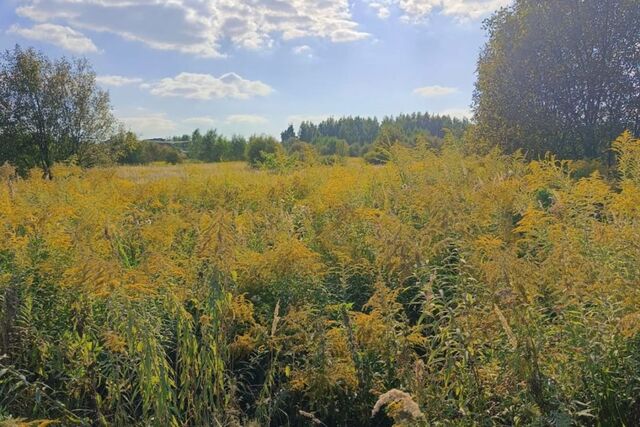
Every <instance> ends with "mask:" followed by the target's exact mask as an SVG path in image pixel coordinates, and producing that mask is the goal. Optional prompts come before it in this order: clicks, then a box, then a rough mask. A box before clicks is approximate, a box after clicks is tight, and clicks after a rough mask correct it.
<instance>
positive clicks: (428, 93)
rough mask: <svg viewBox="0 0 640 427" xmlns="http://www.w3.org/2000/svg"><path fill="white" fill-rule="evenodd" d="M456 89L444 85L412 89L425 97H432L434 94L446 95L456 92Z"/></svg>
mask: <svg viewBox="0 0 640 427" xmlns="http://www.w3.org/2000/svg"><path fill="white" fill-rule="evenodd" d="M457 91H458V89H456V88H455V87H446V86H437V85H436V86H424V87H419V88H417V89H414V91H413V93H414V94H415V95H420V96H424V97H425V98H434V97H436V96H446V95H451V94H452V93H456V92H457Z"/></svg>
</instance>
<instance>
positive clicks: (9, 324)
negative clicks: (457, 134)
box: [0, 134, 640, 426]
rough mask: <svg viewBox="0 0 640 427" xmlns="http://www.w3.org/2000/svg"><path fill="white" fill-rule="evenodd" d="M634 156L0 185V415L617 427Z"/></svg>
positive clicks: (61, 178) (631, 360) (625, 389)
mask: <svg viewBox="0 0 640 427" xmlns="http://www.w3.org/2000/svg"><path fill="white" fill-rule="evenodd" d="M638 147H640V142H639V141H638V140H635V139H633V137H631V135H628V134H627V135H625V136H623V137H621V138H620V139H619V140H618V141H617V142H616V143H615V150H616V151H617V155H618V157H619V158H620V164H619V168H618V169H617V170H612V171H607V175H606V176H603V174H602V173H603V172H602V171H598V168H597V167H592V166H591V165H585V164H583V163H567V162H561V161H557V160H556V159H554V158H553V157H548V158H546V159H544V160H541V161H536V162H530V163H527V162H525V161H524V160H523V159H521V158H520V157H518V156H504V155H501V154H500V153H497V152H494V153H492V154H489V155H487V156H473V155H464V154H463V153H461V152H460V151H459V149H458V148H456V147H445V148H444V150H443V151H442V152H441V153H438V154H436V153H433V152H430V151H428V150H426V149H421V148H418V149H414V150H407V149H403V148H398V147H394V148H392V151H391V152H390V157H391V159H392V160H391V162H390V163H388V164H387V165H384V166H370V165H365V164H363V163H360V162H350V163H348V164H345V165H334V166H309V167H296V168H287V170H285V171H280V173H278V172H277V171H276V172H273V171H272V172H268V171H256V170H251V169H249V168H248V167H246V166H244V165H242V164H225V165H216V166H206V165H180V166H171V167H160V166H150V167H135V168H134V167H132V168H118V169H102V170H100V169H95V170H89V171H83V170H80V169H75V168H59V169H58V170H57V171H56V173H55V174H54V175H55V176H56V177H57V179H56V180H54V181H43V180H39V179H28V180H15V179H13V178H11V176H3V178H2V179H3V181H2V182H1V183H0V218H1V228H0V232H1V233H2V238H0V307H1V310H0V327H1V331H0V332H1V334H0V346H1V347H0V354H2V357H0V420H4V423H5V424H6V425H14V424H19V423H20V422H27V421H38V420H40V421H38V422H44V421H42V420H52V421H55V422H58V423H59V424H61V425H103V426H111V425H113V426H131V425H140V426H146V425H163V426H165V425H166V426H186V425H189V426H216V425H217V426H244V425H273V426H280V425H292V426H295V425H327V426H354V425H359V426H382V425H391V424H393V423H396V424H397V425H447V426H448V425H460V426H467V425H505V426H506V425H558V426H562V425H594V426H595V425H629V426H630V425H634V424H636V423H637V420H638V419H640V400H639V398H638V396H640V334H639V332H640V311H639V309H638V307H640V304H639V303H640V286H638V285H639V284H640V283H639V280H640V244H639V243H638V242H640V181H638V179H637V175H638V173H637V170H638V167H637V166H638V164H640V161H639V160H638V159H637V153H638V150H639V149H638ZM585 170H589V172H588V173H586V172H585Z"/></svg>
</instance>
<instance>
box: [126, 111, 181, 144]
mask: <svg viewBox="0 0 640 427" xmlns="http://www.w3.org/2000/svg"><path fill="white" fill-rule="evenodd" d="M120 120H122V122H123V123H124V124H125V125H126V126H127V127H128V128H129V129H131V130H132V131H134V132H135V133H137V134H138V135H141V136H144V137H148V138H151V137H161V136H166V135H167V134H169V133H171V132H173V131H175V130H176V128H177V125H176V123H175V122H174V121H173V120H171V119H169V118H167V116H166V114H164V113H145V114H141V115H138V116H129V117H121V118H120Z"/></svg>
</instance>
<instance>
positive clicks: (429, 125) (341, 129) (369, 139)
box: [283, 113, 469, 159]
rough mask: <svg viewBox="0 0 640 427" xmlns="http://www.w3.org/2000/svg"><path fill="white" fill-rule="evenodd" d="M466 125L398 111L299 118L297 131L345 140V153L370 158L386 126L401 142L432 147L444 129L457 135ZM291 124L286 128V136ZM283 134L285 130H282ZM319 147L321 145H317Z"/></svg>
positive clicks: (305, 137) (313, 139)
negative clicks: (369, 115) (378, 115)
mask: <svg viewBox="0 0 640 427" xmlns="http://www.w3.org/2000/svg"><path fill="white" fill-rule="evenodd" d="M468 126H469V122H468V121H467V120H459V119H456V118H452V117H449V116H440V115H432V114H429V113H424V114H422V113H413V114H401V115H399V116H397V117H385V118H384V119H383V120H382V122H381V123H380V122H379V121H378V119H376V118H364V117H341V118H338V119H334V118H329V119H326V120H324V121H322V122H320V123H318V124H314V123H311V122H308V121H305V122H302V123H301V124H300V128H299V131H298V138H299V139H300V140H301V141H304V142H308V143H311V144H313V145H317V143H322V142H323V141H326V140H327V139H328V138H329V139H338V140H344V141H345V142H346V143H347V145H348V154H349V155H350V156H353V157H358V156H362V155H366V156H367V158H368V159H371V158H372V156H373V154H367V153H370V152H372V151H376V149H375V148H374V147H373V145H375V144H376V141H378V140H379V139H380V138H381V136H384V134H386V133H387V132H388V129H390V128H393V129H396V130H397V132H398V133H399V134H401V135H402V136H401V137H400V138H398V139H399V140H402V142H403V143H405V142H406V143H410V144H415V142H416V141H417V140H419V139H428V140H429V143H430V144H432V145H433V146H434V147H438V146H439V145H440V144H441V141H439V140H440V139H442V138H443V137H444V135H445V129H449V130H451V131H452V132H453V133H454V134H455V135H456V136H460V135H462V133H463V132H464V131H465V129H466V128H467V127H468ZM292 131H293V128H292V127H291V128H290V129H288V130H287V132H286V134H287V136H290V135H293V136H295V132H294V133H293V134H291V132H292ZM283 135H284V133H283ZM318 150H319V151H322V148H321V147H318Z"/></svg>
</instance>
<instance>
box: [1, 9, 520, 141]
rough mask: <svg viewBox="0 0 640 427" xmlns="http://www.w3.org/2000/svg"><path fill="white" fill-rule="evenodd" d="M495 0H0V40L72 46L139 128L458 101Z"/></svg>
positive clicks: (277, 125) (440, 106) (61, 50)
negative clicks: (90, 64)
mask: <svg viewBox="0 0 640 427" xmlns="http://www.w3.org/2000/svg"><path fill="white" fill-rule="evenodd" d="M508 4H509V0H0V48H2V49H3V50H4V49H6V48H10V47H12V46H13V45H14V44H16V43H19V44H21V45H23V46H27V45H29V46H35V47H37V48H38V49H41V50H43V51H44V52H45V53H47V54H48V55H51V56H61V55H67V56H86V57H87V58H89V60H90V61H91V62H92V64H93V65H94V68H95V70H96V73H97V74H98V80H99V82H100V84H101V85H102V86H103V87H105V88H106V89H108V90H109V92H110V93H111V98H112V102H113V105H114V109H115V113H116V115H117V116H118V117H119V118H120V119H121V120H122V121H124V122H125V123H126V124H127V125H128V126H129V127H130V128H131V129H133V130H134V131H136V132H137V133H139V134H141V135H142V136H144V137H157V136H168V135H174V134H182V133H190V132H191V131H192V130H193V129H195V128H197V127H198V128H201V129H208V128H217V129H219V130H220V131H222V132H223V133H225V134H232V133H240V134H244V135H249V134H252V133H256V132H266V133H272V134H274V135H276V134H278V133H279V132H280V131H281V130H282V129H283V128H284V127H286V125H287V124H288V123H294V124H297V123H299V122H300V121H301V120H306V119H311V120H319V119H322V118H324V117H328V116H332V115H333V116H340V115H376V116H379V117H382V116H384V115H391V114H398V113H401V112H413V111H430V112H435V113H449V114H455V115H458V116H460V115H464V114H468V110H469V104H470V102H471V94H472V91H473V82H474V80H475V75H474V72H475V62H476V59H477V56H478V53H479V50H480V48H481V47H482V44H483V43H484V41H485V34H484V32H483V30H482V20H483V19H484V18H486V17H487V16H488V15H489V14H490V13H491V12H492V11H494V10H495V9H497V8H499V7H502V6H506V5H508Z"/></svg>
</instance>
